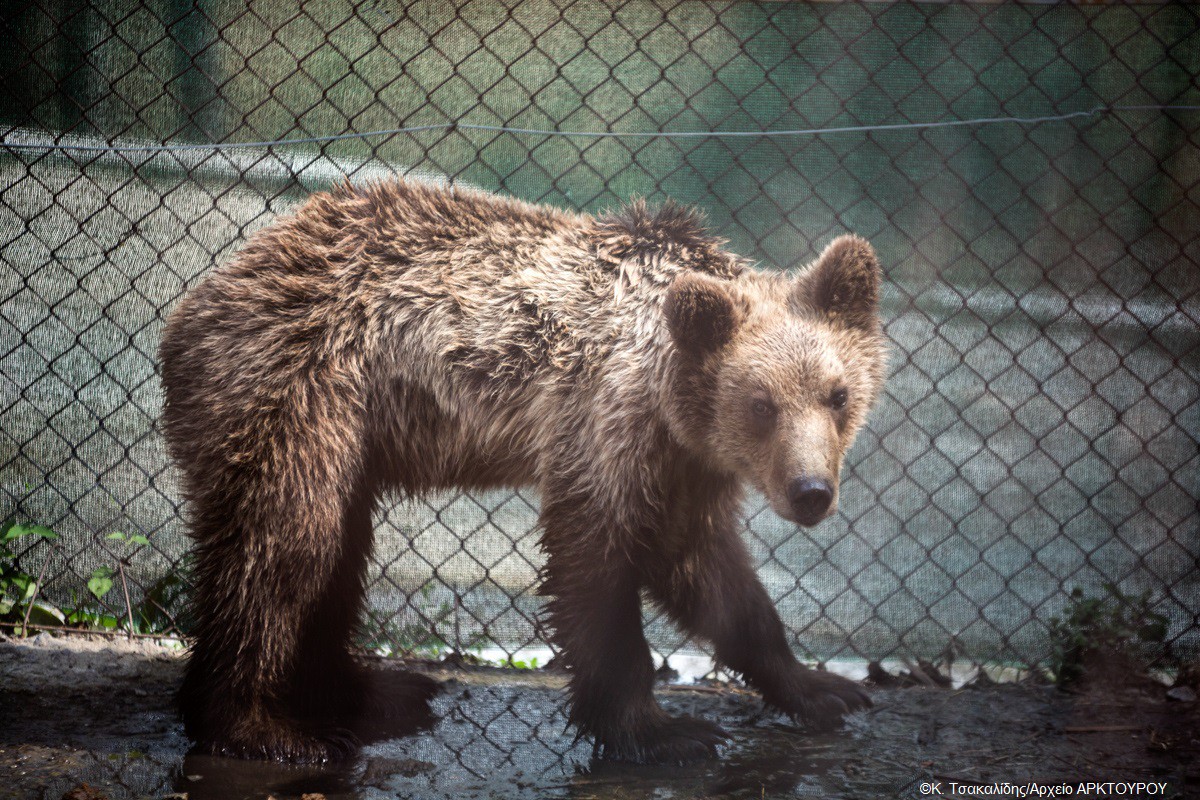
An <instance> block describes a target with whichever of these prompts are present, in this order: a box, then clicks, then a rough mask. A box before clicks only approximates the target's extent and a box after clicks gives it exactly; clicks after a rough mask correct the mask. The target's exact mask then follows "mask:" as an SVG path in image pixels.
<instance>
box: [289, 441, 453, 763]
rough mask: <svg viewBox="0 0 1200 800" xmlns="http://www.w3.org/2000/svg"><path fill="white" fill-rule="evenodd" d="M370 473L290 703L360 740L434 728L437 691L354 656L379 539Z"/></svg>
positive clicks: (351, 511) (349, 516)
mask: <svg viewBox="0 0 1200 800" xmlns="http://www.w3.org/2000/svg"><path fill="white" fill-rule="evenodd" d="M373 463H374V462H372V461H368V464H369V465H373ZM366 472H367V473H368V474H366V475H364V476H363V478H362V480H361V481H360V485H359V489H358V490H357V491H355V492H354V493H353V495H352V496H351V497H350V500H349V502H348V503H347V506H346V510H345V514H344V518H343V524H342V550H341V555H340V558H339V560H338V566H337V569H336V571H335V573H334V577H333V579H332V580H331V581H330V582H329V584H328V586H327V589H326V591H325V592H324V594H323V596H322V598H321V600H320V601H319V603H318V605H317V609H316V612H315V613H314V615H313V616H312V618H311V621H310V622H309V624H308V625H307V626H306V629H305V631H304V634H303V637H302V639H301V644H300V651H299V656H298V659H297V675H296V680H295V683H294V686H293V690H292V692H293V693H292V703H294V707H295V708H296V709H297V710H298V712H299V713H300V714H301V715H303V716H304V717H305V718H306V719H310V720H313V721H316V722H319V723H326V724H327V723H329V722H331V721H334V722H336V723H337V724H338V725H342V726H344V727H346V728H348V729H350V730H352V731H353V732H354V733H355V734H356V735H357V736H359V737H360V738H362V739H376V738H379V737H382V736H396V735H402V734H404V733H408V732H411V731H413V730H416V729H417V728H419V727H422V726H425V725H427V724H428V723H430V722H431V721H432V715H431V714H430V710H429V701H430V699H431V698H432V697H433V695H435V694H436V693H437V691H438V690H439V688H440V685H439V684H438V683H437V681H435V680H433V679H431V678H428V677H426V676H424V675H420V674H417V673H413V672H407V671H403V670H399V669H394V668H387V667H378V668H369V667H367V666H365V665H364V664H362V663H360V662H359V661H357V660H356V659H355V658H354V656H353V655H352V647H353V641H352V638H353V633H354V631H355V630H356V629H358V627H359V625H360V620H361V617H362V611H363V606H364V600H365V596H366V574H367V564H368V559H369V557H370V553H371V546H372V542H373V539H374V531H373V525H372V520H371V515H372V512H373V511H374V508H375V500H376V491H375V489H374V484H375V481H374V480H373V478H372V477H371V474H373V473H375V472H376V470H375V469H373V467H372V466H368V468H367V470H366Z"/></svg>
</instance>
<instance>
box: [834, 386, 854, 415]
mask: <svg viewBox="0 0 1200 800" xmlns="http://www.w3.org/2000/svg"><path fill="white" fill-rule="evenodd" d="M849 399H850V394H849V392H847V391H846V390H845V389H834V390H833V394H831V395H829V407H830V408H832V409H833V410H834V411H841V410H842V409H843V408H845V407H846V402H847V401H848V400H849Z"/></svg>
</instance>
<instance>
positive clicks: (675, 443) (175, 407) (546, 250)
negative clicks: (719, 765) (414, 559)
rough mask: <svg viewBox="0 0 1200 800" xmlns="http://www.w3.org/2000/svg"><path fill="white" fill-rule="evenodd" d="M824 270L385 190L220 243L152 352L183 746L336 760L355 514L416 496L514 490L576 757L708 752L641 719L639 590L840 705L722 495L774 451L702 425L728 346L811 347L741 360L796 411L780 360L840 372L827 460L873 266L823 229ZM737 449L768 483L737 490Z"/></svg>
mask: <svg viewBox="0 0 1200 800" xmlns="http://www.w3.org/2000/svg"><path fill="white" fill-rule="evenodd" d="M834 249H836V252H833V255H832V256H831V255H830V252H831V251H833V250H834ZM831 251H827V253H826V256H825V257H823V259H822V262H821V263H820V264H817V265H816V266H814V267H811V268H809V269H808V270H807V271H805V272H804V273H802V274H801V276H800V277H799V278H795V279H789V278H785V277H780V276H774V275H768V274H765V273H760V272H757V271H755V270H752V269H749V268H748V266H747V265H746V264H745V263H744V262H743V261H742V260H740V259H739V258H737V257H735V256H733V255H731V254H729V253H727V252H726V251H725V250H723V249H722V242H721V241H720V240H718V239H715V238H713V237H711V236H710V235H708V234H707V233H706V232H705V231H704V229H703V227H702V226H701V224H700V222H699V221H698V220H697V218H696V217H695V216H694V215H693V214H692V213H691V212H689V211H687V210H686V209H682V208H679V207H677V206H672V205H668V206H667V207H665V208H662V209H659V210H656V211H654V210H650V209H647V208H646V207H645V206H644V205H641V204H633V205H632V206H630V207H628V208H627V209H625V210H623V211H621V212H618V213H615V214H611V215H608V216H603V217H598V218H597V217H591V216H586V215H579V214H572V213H567V212H564V211H559V210H556V209H552V208H547V207H540V206H533V205H529V204H526V203H522V202H519V201H515V200H510V199H505V198H501V197H497V196H494V195H489V194H485V193H482V192H476V191H470V190H455V189H445V188H439V187H432V186H427V185H422V184H416V183H408V182H399V181H397V182H386V183H378V184H371V185H367V186H363V187H359V188H355V187H351V186H349V185H346V186H342V187H340V188H338V189H335V190H334V191H332V192H329V193H321V194H317V195H314V196H313V197H312V198H310V199H309V200H308V202H307V203H305V204H304V205H303V206H302V207H301V208H300V209H299V210H298V211H296V212H295V213H294V214H292V215H291V216H287V217H284V218H281V219H279V220H278V221H276V222H275V223H274V224H273V225H271V226H269V227H268V228H266V229H264V230H262V231H260V232H259V233H257V234H255V235H254V236H253V237H251V239H250V241H249V242H248V243H247V245H246V246H245V248H244V249H243V250H242V251H241V252H240V253H239V254H238V256H237V257H236V258H234V259H233V260H232V261H231V262H230V263H228V264H226V265H224V266H222V267H220V268H219V269H217V270H215V271H214V272H213V273H211V274H210V275H209V276H208V277H206V278H205V279H204V280H203V281H202V282H201V283H200V284H199V285H198V286H197V287H196V288H195V289H194V290H193V291H192V292H191V293H189V294H188V295H187V297H186V298H185V299H184V300H183V301H182V302H181V303H180V305H179V307H178V308H177V309H176V310H175V312H174V313H173V314H172V316H171V318H170V320H169V322H168V325H167V329H166V333H165V336H164V339H163V343H162V349H161V360H162V376H163V383H164V386H165V390H166V408H165V413H164V430H165V434H166V438H167V442H168V445H169V448H170V452H171V455H172V456H173V458H174V460H175V461H176V463H177V464H178V465H179V466H180V468H181V472H182V476H183V486H184V491H185V494H186V499H187V502H188V507H189V509H190V513H191V520H190V523H191V533H192V536H193V538H194V540H195V543H196V550H195V552H196V573H195V585H196V592H195V598H194V603H195V612H196V619H197V627H196V630H195V632H194V640H193V645H192V651H191V660H190V663H189V667H188V671H187V676H186V680H185V683H184V686H183V689H182V692H181V705H182V709H183V714H184V719H185V722H186V727H187V731H188V734H189V735H190V736H191V737H193V738H194V739H196V740H197V741H198V742H199V744H200V745H201V746H202V747H204V748H206V749H209V750H212V751H215V752H222V753H228V754H232V755H239V756H246V757H265V758H273V759H281V760H292V761H319V760H324V759H329V758H337V757H340V756H344V755H346V754H347V753H349V752H350V751H351V750H352V749H353V745H354V736H353V734H352V733H351V732H349V731H348V730H346V728H347V727H351V726H352V725H353V723H354V721H355V720H357V719H360V718H361V717H362V716H364V715H365V714H366V713H367V711H368V710H370V709H371V708H375V707H378V706H379V704H380V702H381V695H380V694H378V693H376V692H375V691H374V690H373V689H372V678H371V675H369V674H368V673H366V672H364V670H363V669H362V668H361V667H360V666H358V665H357V664H356V663H355V662H354V661H353V659H352V658H351V657H350V655H349V647H350V635H351V632H352V630H353V629H354V627H355V624H356V621H357V620H358V618H359V615H360V612H361V611H362V606H363V597H364V591H365V587H364V578H365V572H366V565H367V559H368V556H369V553H370V550H371V544H372V541H371V540H372V533H371V512H372V510H373V509H374V508H375V505H376V503H377V502H378V500H379V498H380V496H381V495H382V494H383V493H385V492H389V491H400V492H401V493H403V494H404V495H405V496H410V497H411V496H419V495H421V494H423V493H426V492H429V491H433V490H437V489H441V488H445V487H456V488H462V489H483V488H490V487H505V486H522V485H534V486H536V487H537V488H538V489H539V490H540V492H541V496H542V514H541V525H542V528H543V531H544V533H543V538H542V544H543V546H544V549H545V551H546V553H547V563H546V566H545V570H544V576H543V578H544V579H543V583H542V592H543V593H544V594H546V595H548V596H550V597H551V598H552V599H551V600H550V601H549V603H548V605H547V622H548V623H549V627H550V629H551V630H552V631H553V635H554V639H555V642H556V643H557V645H558V646H559V647H560V648H562V651H563V657H564V660H565V663H566V664H567V666H568V668H569V670H570V672H571V682H570V694H571V714H570V717H571V721H572V722H573V723H575V724H576V725H577V726H578V728H579V730H580V731H581V732H582V733H584V734H586V735H589V736H591V737H594V741H595V742H596V746H597V750H598V752H600V753H602V754H604V755H607V756H610V757H614V758H621V759H627V760H634V761H647V762H678V761H689V760H694V759H697V758H703V757H707V756H709V755H711V754H713V753H714V752H715V747H716V745H717V744H718V742H719V741H720V740H721V738H722V737H723V733H722V732H721V731H720V729H719V728H717V727H716V726H715V725H712V724H711V723H707V722H703V721H701V720H694V719H690V718H671V717H669V716H667V715H666V713H665V712H663V711H662V710H661V709H660V708H659V706H658V705H657V704H656V702H655V701H654V699H653V696H652V693H651V686H652V683H653V668H652V663H651V659H650V650H649V647H648V645H647V643H646V640H645V638H644V636H643V633H642V629H641V616H640V597H641V593H642V592H643V591H645V592H647V593H648V594H649V596H651V597H652V598H653V599H654V600H655V601H657V602H658V603H660V604H662V606H663V607H664V608H665V609H666V610H667V611H668V612H669V613H670V614H671V616H672V617H673V618H674V619H675V620H676V621H677V622H678V623H679V624H680V625H681V626H682V627H683V628H684V629H685V630H687V631H688V632H690V633H692V634H695V635H697V636H699V637H701V638H703V639H706V640H708V641H711V642H712V643H713V644H714V646H715V648H716V653H717V657H718V658H719V659H720V660H721V662H722V663H723V664H725V665H727V666H728V667H729V668H731V669H733V670H735V671H737V672H740V673H741V674H743V675H744V676H745V677H746V679H747V680H748V681H749V682H750V683H751V684H752V685H754V686H755V687H757V688H758V689H759V690H760V691H761V692H762V693H763V696H764V699H765V700H766V701H767V702H769V703H771V704H772V705H774V706H776V707H778V708H781V709H783V710H785V711H787V712H790V713H792V714H794V715H796V716H799V717H803V718H805V719H808V720H810V721H814V722H819V723H826V722H830V721H836V719H837V718H838V717H840V715H841V714H842V713H844V712H845V711H847V710H852V709H855V708H859V707H862V706H863V705H865V704H867V702H868V701H867V698H866V696H865V695H864V694H863V692H862V690H861V689H859V688H858V687H856V686H855V685H853V684H851V683H850V682H848V681H843V680H841V679H838V678H835V677H832V676H828V675H825V674H823V673H815V672H812V671H809V670H806V669H805V668H804V667H802V666H801V665H800V664H799V663H798V662H797V661H796V659H795V657H794V656H793V655H792V653H791V650H790V648H789V647H788V644H787V641H786V637H785V635H784V629H783V626H782V624H781V622H780V620H779V617H778V615H777V613H776V612H775V610H774V608H773V606H772V604H771V602H770V599H769V597H768V596H767V594H766V592H765V590H764V589H763V587H762V585H761V584H760V583H759V581H758V580H757V578H756V577H755V575H754V571H753V569H752V565H751V562H750V559H749V556H748V554H747V551H746V549H745V547H744V545H743V544H742V542H741V540H740V538H739V537H738V535H737V515H738V509H739V507H740V504H741V500H742V489H741V485H742V483H743V482H747V481H748V482H750V483H752V484H754V485H758V486H760V488H763V489H764V491H768V492H769V491H771V490H772V488H771V486H770V485H768V484H769V482H770V481H771V480H774V478H772V477H771V476H772V475H774V474H775V473H777V472H778V473H780V474H782V473H783V472H786V470H787V469H789V468H792V467H794V464H793V462H794V461H795V459H794V458H793V455H789V454H788V452H790V451H788V452H785V451H787V450H788V448H787V446H786V443H784V444H780V443H778V442H772V435H771V434H770V433H763V432H762V431H758V432H749V433H745V434H738V435H737V436H732V437H731V436H726V435H725V431H726V430H728V431H739V430H740V428H739V425H742V423H741V422H739V420H740V419H741V418H740V417H738V418H737V419H732V418H730V414H734V415H738V414H741V413H742V412H741V411H740V410H738V403H739V402H740V401H739V399H738V398H737V396H736V395H737V392H738V389H737V387H736V386H731V385H730V384H731V383H733V382H734V381H733V378H732V377H731V373H730V370H731V369H732V366H731V365H730V364H729V360H730V359H731V358H733V357H735V356H734V354H737V355H736V357H737V358H738V359H740V361H741V362H742V363H739V364H737V365H735V366H737V367H738V368H739V369H746V370H756V366H755V364H756V362H757V361H762V362H764V363H766V364H768V365H773V364H776V363H777V362H779V361H780V359H783V360H786V361H788V362H789V363H791V361H793V360H794V359H795V358H797V357H800V356H803V357H804V358H810V359H816V361H813V364H816V365H817V366H814V367H811V368H809V367H804V366H803V365H804V364H807V363H808V362H807V361H803V359H801V361H797V362H796V364H800V365H801V366H800V367H794V365H793V366H789V367H788V368H787V369H782V368H781V369H777V370H774V371H772V370H771V369H768V370H757V372H762V373H763V374H766V373H768V372H769V373H771V374H774V375H775V376H776V377H775V378H773V379H772V380H774V383H773V384H771V386H772V387H773V388H772V389H771V390H772V391H775V392H782V393H783V394H784V395H786V396H788V397H791V396H795V397H803V398H807V399H806V400H805V403H808V404H809V405H811V403H812V402H815V401H812V399H811V398H810V397H809V396H810V395H812V397H816V396H817V395H816V392H818V390H817V389H814V388H812V386H810V385H809V384H810V383H812V382H813V381H815V380H817V379H816V378H814V377H812V376H811V375H809V373H812V374H813V375H815V374H816V373H818V372H820V370H821V369H823V368H824V367H821V366H820V365H822V364H825V363H826V362H827V361H828V362H829V363H833V361H830V359H834V360H838V359H840V360H844V361H846V362H847V363H849V364H850V367H847V368H845V369H842V372H846V371H847V370H848V371H849V373H850V374H851V375H852V380H853V381H854V391H855V397H854V399H853V405H852V407H851V408H849V409H848V410H847V411H846V413H845V414H844V415H843V416H842V417H840V418H839V419H840V422H829V423H828V425H826V424H825V423H822V426H823V427H822V430H823V431H826V433H824V434H822V435H823V436H825V438H826V439H828V438H829V437H832V440H831V441H829V442H826V445H825V446H826V449H827V450H828V451H829V452H830V453H832V454H834V455H833V456H830V458H834V456H836V461H837V465H839V466H840V458H841V454H842V453H844V451H845V449H846V447H848V446H849V442H850V441H851V440H852V439H853V434H854V432H855V431H856V430H857V429H858V427H859V426H861V424H862V420H863V418H864V417H865V414H866V410H867V408H868V407H869V405H870V404H871V402H872V401H873V398H874V395H875V392H876V391H877V389H878V385H879V383H880V381H881V380H882V369H883V346H882V342H881V339H880V333H879V324H878V312H877V309H876V308H875V305H874V304H875V295H876V293H877V285H878V265H877V264H876V263H875V261H874V254H873V253H872V252H871V251H870V248H869V246H867V245H866V244H865V243H864V242H862V241H861V240H857V239H853V238H850V237H844V238H843V239H841V240H838V243H837V244H836V245H835V246H834V248H831ZM835 262H836V263H835ZM780 321H786V323H787V326H786V327H787V332H786V336H785V335H784V334H778V335H776V334H774V333H771V331H773V330H774V328H772V325H776V326H777V323H779V322H780ZM793 329H794V330H793ZM764 332H765V333H764ZM768 334H769V335H768ZM764 337H765V338H764ZM772 337H774V338H772ZM780 337H783V338H780ZM788 337H791V338H788ZM797 337H799V338H797ZM805 337H808V338H805ZM810 339H811V341H812V342H815V343H816V344H811V345H810V344H803V345H802V346H803V347H805V348H809V349H813V350H814V352H813V353H800V354H797V353H794V352H792V350H793V349H794V346H793V345H794V343H795V342H801V343H803V342H808V341H810ZM816 350H819V351H820V352H815V351H816ZM822 359H824V360H822ZM839 363H840V361H839ZM788 370H791V372H789V371H788ZM806 370H807V372H806ZM842 372H839V373H838V374H839V375H841V374H842ZM792 373H795V374H794V375H792ZM789 375H791V377H788V376H789ZM780 376H782V377H780ZM789 382H790V384H794V385H790V384H789ZM764 391H765V390H764ZM820 391H825V389H821V390H820ZM797 402H799V401H797ZM730 408H732V409H733V410H732V411H730V410H729V409H730ZM791 408H792V406H786V407H785V406H782V405H781V409H784V410H787V409H791ZM806 409H808V410H806ZM801 412H803V413H801ZM783 413H784V412H783V411H781V415H780V417H779V420H778V422H779V425H780V429H779V430H780V431H782V430H783V421H784V416H783ZM787 413H788V414H789V415H791V416H788V417H787V419H788V420H793V417H794V419H796V420H798V419H800V418H801V417H802V416H803V415H804V414H808V415H809V416H805V417H803V418H804V419H808V418H809V417H812V414H813V413H814V412H811V409H809V406H808V405H806V406H804V408H802V409H799V410H798V411H797V412H796V415H792V412H791V411H790V410H788V411H787ZM812 418H814V419H815V417H812ZM831 419H832V417H831ZM788 424H789V425H793V427H794V424H793V422H789V423H788ZM795 424H799V423H795ZM788 430H791V428H788ZM814 435H815V434H814ZM746 437H756V438H753V441H751V440H750V439H747V438H746ZM781 448H782V449H781ZM779 453H784V455H779ZM756 458H757V459H760V460H764V459H765V460H771V463H773V464H776V465H777V466H776V467H772V468H770V469H767V468H763V469H761V470H758V469H757V467H755V468H753V469H749V471H747V470H748V468H747V467H746V466H745V465H747V464H751V463H752V462H754V461H755V459H756ZM789 459H791V461H789ZM779 464H783V465H785V466H778V465H779ZM788 465H792V466H788ZM756 470H757V471H756ZM834 477H835V478H836V475H835V476H834ZM777 493H778V492H776V494H777ZM392 682H393V684H398V685H393V686H392V687H390V688H391V691H392V694H391V695H390V696H391V700H390V701H388V704H387V708H388V710H389V712H390V713H391V714H393V715H394V716H396V717H398V718H403V719H410V720H414V721H416V720H422V719H424V715H426V714H427V706H428V699H429V697H430V696H431V695H432V693H433V692H434V690H435V688H436V687H435V686H434V685H433V684H432V683H431V682H430V681H428V680H426V679H423V678H420V677H419V676H412V677H409V678H402V679H393V681H392Z"/></svg>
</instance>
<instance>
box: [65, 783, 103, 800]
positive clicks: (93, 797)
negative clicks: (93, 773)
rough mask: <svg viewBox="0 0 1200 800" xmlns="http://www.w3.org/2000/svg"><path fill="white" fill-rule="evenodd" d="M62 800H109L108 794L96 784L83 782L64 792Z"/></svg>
mask: <svg viewBox="0 0 1200 800" xmlns="http://www.w3.org/2000/svg"><path fill="white" fill-rule="evenodd" d="M62 800H108V795H106V794H105V793H104V792H102V791H100V790H99V789H97V788H95V787H94V786H89V785H87V784H86V783H81V784H79V785H78V786H76V787H75V788H74V789H71V790H70V791H68V792H67V793H66V794H64V795H63V796H62Z"/></svg>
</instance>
